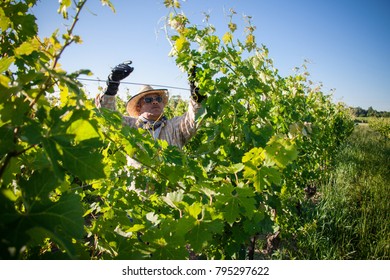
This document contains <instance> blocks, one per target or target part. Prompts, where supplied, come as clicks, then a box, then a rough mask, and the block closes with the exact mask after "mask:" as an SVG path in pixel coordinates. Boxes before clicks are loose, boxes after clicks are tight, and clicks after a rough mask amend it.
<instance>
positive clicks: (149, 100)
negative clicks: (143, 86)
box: [144, 96, 163, 103]
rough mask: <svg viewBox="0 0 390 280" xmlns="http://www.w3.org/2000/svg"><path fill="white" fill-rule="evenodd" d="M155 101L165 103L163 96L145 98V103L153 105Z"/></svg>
mask: <svg viewBox="0 0 390 280" xmlns="http://www.w3.org/2000/svg"><path fill="white" fill-rule="evenodd" d="M153 100H156V101H157V102H158V103H161V102H162V101H163V99H162V97H161V96H157V97H155V98H153V97H144V101H145V103H152V102H153Z"/></svg>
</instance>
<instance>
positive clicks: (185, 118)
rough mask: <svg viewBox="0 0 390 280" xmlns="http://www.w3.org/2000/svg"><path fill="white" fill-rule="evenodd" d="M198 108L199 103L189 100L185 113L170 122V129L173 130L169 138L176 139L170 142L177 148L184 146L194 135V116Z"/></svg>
mask: <svg viewBox="0 0 390 280" xmlns="http://www.w3.org/2000/svg"><path fill="white" fill-rule="evenodd" d="M200 107H201V105H200V104H199V103H197V102H195V101H193V100H192V99H190V101H189V103H188V110H187V112H186V113H184V114H183V115H182V116H179V117H175V118H173V119H171V120H170V124H171V125H172V126H171V129H172V130H174V132H173V135H171V137H174V138H176V139H172V140H173V141H172V142H174V143H176V144H177V146H179V147H181V146H183V145H185V144H186V143H187V142H188V140H190V138H191V137H192V136H194V134H195V133H196V130H197V124H196V120H195V116H196V113H197V111H198V110H199V109H200ZM167 138H169V137H167Z"/></svg>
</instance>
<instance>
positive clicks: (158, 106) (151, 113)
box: [140, 93, 164, 120]
mask: <svg viewBox="0 0 390 280" xmlns="http://www.w3.org/2000/svg"><path fill="white" fill-rule="evenodd" d="M163 112H164V103H163V102H162V97H161V96H160V95H158V94H153V93H152V94H148V95H146V96H145V97H144V98H142V99H141V100H140V115H141V116H143V117H145V118H146V119H149V120H157V119H158V118H160V117H161V115H162V114H163Z"/></svg>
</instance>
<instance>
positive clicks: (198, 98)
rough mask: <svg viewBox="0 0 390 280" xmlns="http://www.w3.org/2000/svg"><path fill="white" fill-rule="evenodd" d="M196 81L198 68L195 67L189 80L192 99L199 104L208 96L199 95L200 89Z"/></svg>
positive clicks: (189, 75) (189, 74)
mask: <svg viewBox="0 0 390 280" xmlns="http://www.w3.org/2000/svg"><path fill="white" fill-rule="evenodd" d="M195 79H196V66H193V67H192V68H191V70H190V73H188V80H189V82H190V91H191V98H192V100H194V101H195V102H197V103H201V102H202V101H203V100H204V99H205V98H206V96H205V95H201V94H200V93H199V88H198V87H197V86H196V85H195Z"/></svg>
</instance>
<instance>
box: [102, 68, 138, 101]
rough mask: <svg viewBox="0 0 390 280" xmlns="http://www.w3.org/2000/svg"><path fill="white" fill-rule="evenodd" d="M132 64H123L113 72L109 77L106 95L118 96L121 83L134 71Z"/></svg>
mask: <svg viewBox="0 0 390 280" xmlns="http://www.w3.org/2000/svg"><path fill="white" fill-rule="evenodd" d="M131 63H132V62H131V61H126V62H123V63H121V64H118V65H117V66H115V67H114V68H113V69H112V70H111V74H110V75H108V81H107V90H106V92H105V94H107V95H115V94H117V92H118V88H119V84H120V81H121V80H123V79H124V78H126V77H127V76H129V75H130V74H131V72H133V70H134V67H131V66H130V64H131Z"/></svg>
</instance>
